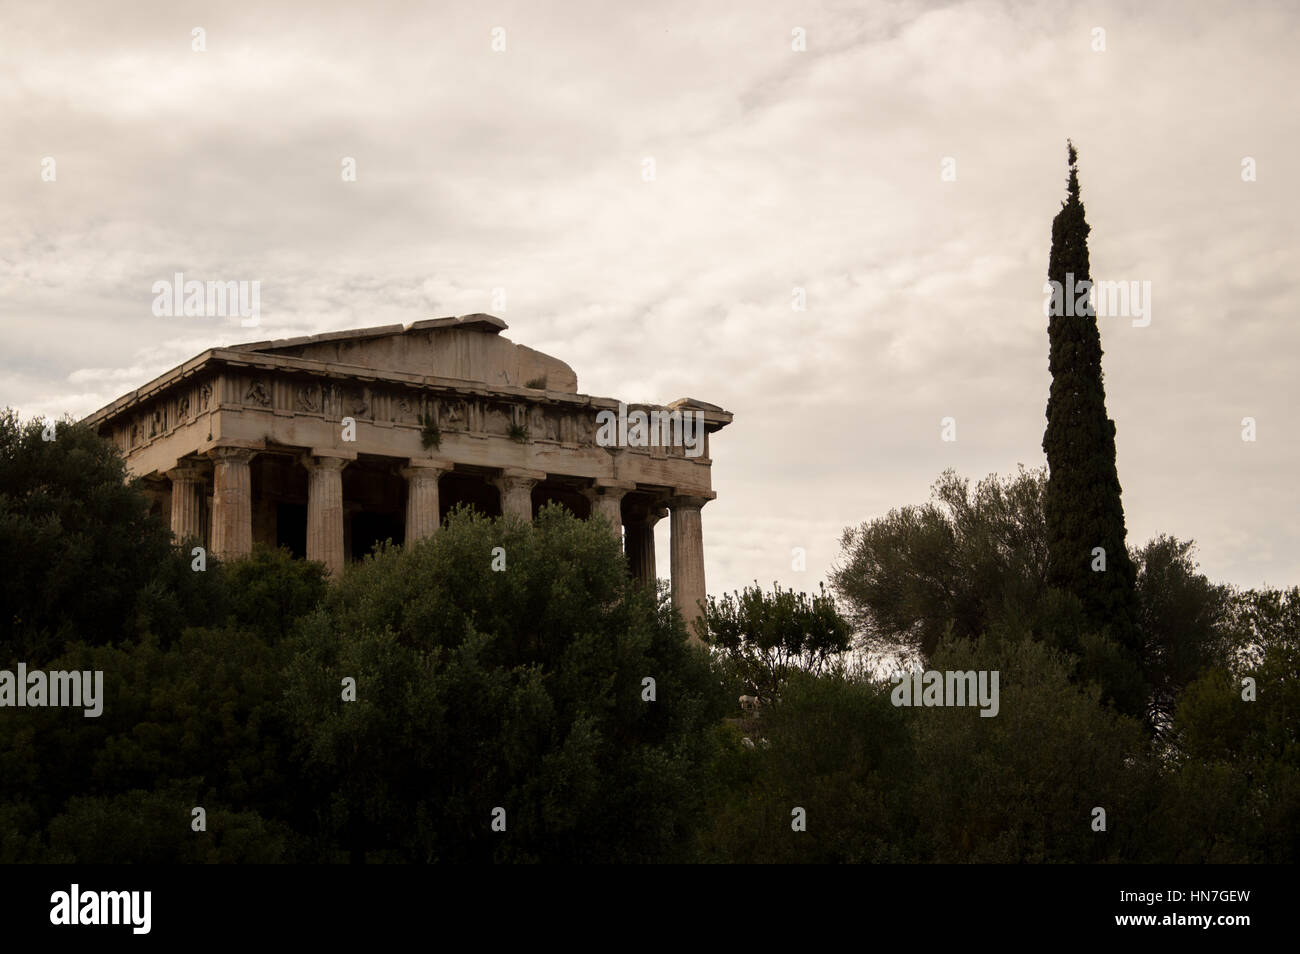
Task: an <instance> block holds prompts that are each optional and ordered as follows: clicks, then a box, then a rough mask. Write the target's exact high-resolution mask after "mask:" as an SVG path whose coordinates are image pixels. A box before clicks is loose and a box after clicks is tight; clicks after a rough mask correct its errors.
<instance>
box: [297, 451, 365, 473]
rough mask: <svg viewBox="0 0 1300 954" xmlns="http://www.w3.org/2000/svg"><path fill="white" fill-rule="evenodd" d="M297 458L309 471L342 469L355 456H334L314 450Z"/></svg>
mask: <svg viewBox="0 0 1300 954" xmlns="http://www.w3.org/2000/svg"><path fill="white" fill-rule="evenodd" d="M299 460H300V461H301V463H302V465H303V466H304V467H306V468H307V469H308V470H309V471H311V470H337V471H342V470H343V468H344V467H346V466H348V464H350V463H352V462H353V461H354V460H356V458H355V457H336V456H335V455H333V454H317V453H316V452H315V451H314V450H313V451H312V452H311V453H310V454H303V455H302V456H301V457H300V458H299Z"/></svg>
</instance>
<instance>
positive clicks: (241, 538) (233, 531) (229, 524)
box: [208, 447, 253, 560]
mask: <svg viewBox="0 0 1300 954" xmlns="http://www.w3.org/2000/svg"><path fill="white" fill-rule="evenodd" d="M208 456H209V457H211V458H212V541H211V549H212V552H213V553H215V554H216V555H217V556H218V557H220V558H221V559H223V560H235V559H238V558H239V557H242V556H247V555H248V554H249V553H251V552H252V549H253V490H252V476H251V474H250V473H249V468H248V463H249V461H251V460H252V459H253V451H251V450H248V449H247V448H244V447H214V448H212V450H210V451H208Z"/></svg>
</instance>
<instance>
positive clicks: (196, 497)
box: [167, 463, 204, 543]
mask: <svg viewBox="0 0 1300 954" xmlns="http://www.w3.org/2000/svg"><path fill="white" fill-rule="evenodd" d="M167 477H168V479H170V480H171V482H172V537H173V538H174V539H175V540H176V542H177V543H181V542H183V541H185V540H197V541H198V542H199V543H202V542H203V489H204V488H203V471H202V470H201V469H200V468H199V467H198V465H197V464H192V463H182V464H181V465H180V466H179V467H175V468H173V469H172V470H169V471H167Z"/></svg>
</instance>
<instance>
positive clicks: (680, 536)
mask: <svg viewBox="0 0 1300 954" xmlns="http://www.w3.org/2000/svg"><path fill="white" fill-rule="evenodd" d="M709 500H710V498H709V497H703V496H687V495H681V496H676V497H670V498H669V499H668V509H669V510H671V511H672V515H673V516H672V574H673V605H674V606H676V607H677V609H678V610H680V611H681V614H682V618H683V619H685V620H686V628H687V630H688V631H689V632H690V634H691V639H692V640H693V641H695V642H701V641H702V640H700V634H699V630H700V616H701V615H702V609H701V604H702V603H703V602H704V597H705V592H706V591H705V588H704V529H703V526H702V525H701V523H700V508H701V507H703V506H704V505H705V504H706V503H708V502H709Z"/></svg>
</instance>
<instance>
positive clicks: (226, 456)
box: [207, 444, 257, 463]
mask: <svg viewBox="0 0 1300 954" xmlns="http://www.w3.org/2000/svg"><path fill="white" fill-rule="evenodd" d="M256 453H257V451H256V450H254V449H253V448H251V447H240V446H238V445H237V444H218V445H217V446H216V447H213V448H210V449H209V450H208V452H207V456H208V457H211V458H212V459H213V460H214V461H220V462H226V461H230V462H234V463H248V462H249V461H250V460H252V459H253V455H254V454H256Z"/></svg>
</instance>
